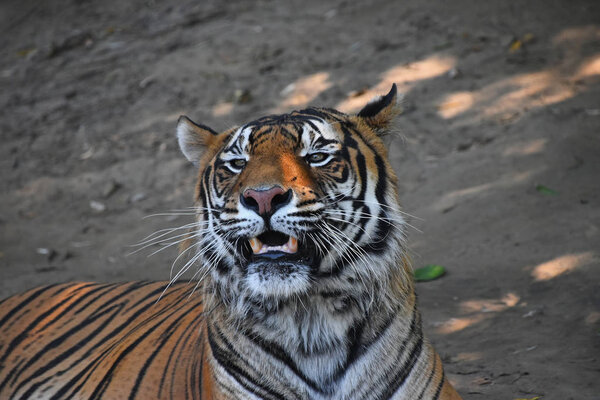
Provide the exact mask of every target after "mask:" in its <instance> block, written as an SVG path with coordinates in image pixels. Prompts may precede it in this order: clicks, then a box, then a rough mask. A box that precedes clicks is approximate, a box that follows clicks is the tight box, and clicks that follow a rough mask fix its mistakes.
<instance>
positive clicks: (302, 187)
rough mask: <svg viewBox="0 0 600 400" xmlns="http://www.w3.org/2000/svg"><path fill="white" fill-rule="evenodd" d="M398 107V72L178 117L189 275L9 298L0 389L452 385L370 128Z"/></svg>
mask: <svg viewBox="0 0 600 400" xmlns="http://www.w3.org/2000/svg"><path fill="white" fill-rule="evenodd" d="M396 111H397V109H396V88H395V85H394V87H393V88H392V90H391V91H390V93H388V95H386V96H384V97H381V98H378V99H376V100H374V101H373V102H371V103H369V104H368V105H367V106H365V108H364V109H363V110H362V111H361V112H360V113H359V114H357V115H354V116H349V115H346V114H342V113H340V112H338V111H335V110H331V109H323V108H309V109H306V110H302V111H295V112H293V113H291V114H285V115H280V116H269V117H264V118H261V119H258V120H256V121H253V122H250V123H248V124H246V125H244V126H241V127H236V128H233V129H230V130H228V131H225V132H223V133H220V134H219V133H216V132H215V131H213V130H211V129H210V128H207V127H204V126H202V125H197V124H195V123H193V122H192V121H190V120H189V119H187V118H185V117H183V118H182V119H180V121H179V124H178V129H177V131H178V139H179V143H180V146H181V149H182V151H183V153H184V154H185V155H186V157H187V158H188V159H189V160H190V161H192V162H194V163H195V164H196V165H198V169H199V177H198V185H197V188H196V206H195V209H196V217H197V222H196V224H195V227H194V228H193V229H192V232H191V233H190V237H189V238H188V239H187V240H186V241H185V243H186V245H185V246H184V252H186V253H189V254H190V255H191V259H190V262H188V263H187V264H186V266H185V267H184V268H183V270H186V269H188V268H190V267H193V268H195V269H196V270H197V272H196V273H197V274H198V275H197V276H199V277H200V279H199V284H198V286H199V290H197V291H196V292H194V293H193V294H192V295H190V293H192V288H191V287H189V286H186V285H184V284H181V283H178V282H171V283H170V284H169V288H168V290H167V291H166V292H165V294H164V296H163V297H162V298H161V299H160V300H159V301H157V298H158V296H159V295H160V294H161V293H162V291H163V290H164V288H165V287H166V286H167V284H166V283H160V282H159V283H129V284H111V285H99V284H70V285H56V286H49V287H44V288H38V289H34V290H32V291H29V292H26V293H24V294H22V295H19V296H15V297H12V298H9V299H7V300H5V301H4V302H3V303H1V304H0V307H1V308H0V398H2V399H4V398H10V399H13V398H14V399H21V398H23V399H26V398H49V399H50V398H103V399H111V398H115V399H121V398H130V399H136V398H139V399H153V398H164V399H182V398H185V399H195V398H202V399H213V398H215V399H373V400H375V399H377V400H379V399H446V400H447V399H453V400H454V399H460V397H459V396H458V394H457V393H456V392H455V391H454V389H453V388H452V387H451V386H450V384H449V383H448V381H447V379H446V378H445V376H444V373H443V369H442V365H441V362H440V359H439V357H438V356H437V354H436V353H435V351H434V350H433V348H432V347H431V346H430V345H429V344H428V342H427V341H426V340H425V339H424V337H423V334H422V329H421V319H420V315H419V312H418V311H417V308H416V298H415V295H414V289H413V283H412V278H411V272H410V266H409V264H408V261H407V258H406V253H405V247H404V243H405V235H404V225H405V223H404V220H403V218H402V212H401V211H400V208H399V205H398V200H397V198H398V194H397V178H396V176H395V174H394V172H393V170H392V168H391V166H390V164H389V161H388V159H387V153H386V149H385V148H384V146H383V144H382V141H381V135H382V134H383V133H384V132H385V131H386V130H387V128H388V126H389V124H390V122H391V120H392V118H393V117H394V116H395V114H396ZM267 195H268V196H272V197H268V198H267V197H265V196H267ZM264 199H266V200H264ZM284 241H287V242H286V243H285V244H283V243H284ZM296 243H297V244H296ZM181 272H184V271H181ZM178 276H179V274H178V275H177V276H176V278H177V277H178Z"/></svg>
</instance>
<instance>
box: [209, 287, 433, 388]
mask: <svg viewBox="0 0 600 400" xmlns="http://www.w3.org/2000/svg"><path fill="white" fill-rule="evenodd" d="M397 286H398V281H397V279H389V281H388V282H387V283H386V286H385V287H379V288H377V290H378V292H377V299H373V298H369V297H367V298H362V297H360V296H358V297H353V296H351V295H348V294H343V293H338V294H335V293H319V292H318V291H316V292H315V293H313V294H310V295H307V296H304V297H302V298H296V299H294V300H290V301H288V302H285V303H283V304H277V305H272V306H271V307H266V308H255V309H251V311H250V312H248V313H247V316H246V317H245V318H244V319H236V318H232V317H231V315H229V314H228V309H227V306H225V305H224V304H218V300H216V302H217V304H216V305H215V308H214V312H212V313H211V314H210V316H209V319H208V323H209V336H210V337H211V347H212V350H213V353H214V354H215V360H217V361H219V359H221V362H219V363H218V364H219V365H218V366H216V368H217V369H224V370H228V371H227V372H228V374H229V376H232V377H233V376H234V375H235V373H234V372H232V371H236V370H237V368H239V367H242V366H243V365H248V364H250V365H251V366H255V367H256V369H254V368H252V369H251V370H256V371H263V372H262V375H260V376H256V377H253V378H250V379H249V380H250V381H251V382H264V385H265V387H279V388H281V390H284V391H290V392H289V393H287V392H286V393H279V394H281V395H283V397H284V398H288V397H290V398H292V397H294V393H296V394H297V393H304V394H306V393H309V394H310V396H309V397H310V398H319V397H323V396H325V397H330V396H331V394H332V393H334V392H337V391H339V390H342V388H346V389H347V388H348V387H351V386H352V385H353V384H354V383H356V382H359V381H361V380H362V379H365V376H364V373H363V371H365V370H369V371H387V373H386V374H385V376H382V377H381V378H380V379H389V378H388V376H392V375H393V372H394V371H395V370H397V369H398V368H400V367H401V366H402V363H398V365H393V364H390V365H388V366H385V365H384V364H386V362H391V360H396V361H398V360H401V359H402V358H403V354H400V353H401V352H404V351H405V350H406V349H407V348H410V346H408V347H407V346H404V347H402V346H400V345H398V346H395V347H394V348H392V347H391V346H389V344H390V343H396V344H401V343H413V342H414V343H418V346H421V345H422V335H421V323H420V316H419V314H418V312H417V311H416V309H415V297H414V292H412V286H410V288H409V293H408V294H407V293H403V294H399V293H398V288H397ZM405 289H406V288H405ZM415 346H417V345H416V344H415V345H414V346H413V347H415ZM257 349H258V350H257ZM395 352H398V354H396V356H395V357H394V356H393V354H394V353H395ZM390 355H392V356H391V357H390ZM386 360H387V361H386ZM265 364H266V365H270V367H271V368H265ZM259 367H260V368H259ZM383 367H386V368H383ZM382 368H383V369H382ZM264 371H272V372H273V375H272V376H267V375H264ZM390 373H391V374H392V375H390ZM371 378H373V375H372V374H371V376H370V378H369V379H371ZM232 379H233V380H235V379H236V378H232ZM349 385H350V386H349ZM363 386H364V385H363ZM346 389H343V390H346ZM335 397H337V396H335ZM352 397H353V396H352ZM358 397H360V396H358Z"/></svg>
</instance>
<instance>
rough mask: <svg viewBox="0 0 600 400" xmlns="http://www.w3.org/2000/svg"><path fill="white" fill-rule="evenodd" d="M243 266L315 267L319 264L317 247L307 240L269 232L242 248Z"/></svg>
mask: <svg viewBox="0 0 600 400" xmlns="http://www.w3.org/2000/svg"><path fill="white" fill-rule="evenodd" d="M241 247H242V248H241V254H242V256H243V258H244V260H241V261H242V264H245V265H246V266H248V265H250V264H253V263H261V264H273V266H275V267H276V266H277V264H282V263H285V264H289V263H292V264H303V265H306V266H309V267H313V266H315V265H316V263H317V262H318V260H317V252H316V248H315V246H314V245H313V244H312V243H311V242H309V241H306V240H301V239H300V240H299V239H298V238H296V237H294V236H291V235H287V234H285V233H282V232H278V231H273V230H269V231H266V232H263V233H261V234H260V235H258V236H256V237H253V238H250V239H248V240H247V241H245V243H243V244H242V246H241Z"/></svg>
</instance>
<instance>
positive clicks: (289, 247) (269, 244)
mask: <svg viewBox="0 0 600 400" xmlns="http://www.w3.org/2000/svg"><path fill="white" fill-rule="evenodd" d="M248 242H249V243H250V247H251V248H252V253H254V255H261V254H268V253H277V252H281V253H287V254H295V253H297V252H298V239H296V238H295V237H293V236H288V235H285V234H283V233H280V232H276V231H267V232H265V233H263V234H261V235H259V236H257V237H253V238H252V239H250V240H249V241H248Z"/></svg>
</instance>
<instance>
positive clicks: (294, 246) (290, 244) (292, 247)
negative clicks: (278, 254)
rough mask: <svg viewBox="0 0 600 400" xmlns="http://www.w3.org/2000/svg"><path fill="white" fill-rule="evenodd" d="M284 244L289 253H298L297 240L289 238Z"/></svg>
mask: <svg viewBox="0 0 600 400" xmlns="http://www.w3.org/2000/svg"><path fill="white" fill-rule="evenodd" d="M286 244H287V247H288V249H289V251H290V253H295V252H297V251H298V239H296V238H295V237H293V236H290V238H289V239H288V242H287V243H286Z"/></svg>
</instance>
